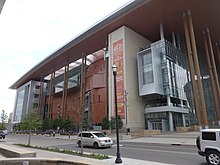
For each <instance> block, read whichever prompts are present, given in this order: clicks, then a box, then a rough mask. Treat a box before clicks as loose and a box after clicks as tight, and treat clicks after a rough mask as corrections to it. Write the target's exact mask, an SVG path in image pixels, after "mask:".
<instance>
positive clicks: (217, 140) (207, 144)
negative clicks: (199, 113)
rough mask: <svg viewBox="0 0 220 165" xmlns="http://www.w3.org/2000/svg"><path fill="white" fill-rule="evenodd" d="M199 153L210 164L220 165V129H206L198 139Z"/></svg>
mask: <svg viewBox="0 0 220 165" xmlns="http://www.w3.org/2000/svg"><path fill="white" fill-rule="evenodd" d="M196 145H197V148H198V154H199V155H201V156H205V157H206V161H207V163H208V164H209V165H220V129H204V130H202V131H200V135H199V136H198V137H197V139H196Z"/></svg>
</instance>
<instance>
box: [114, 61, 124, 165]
mask: <svg viewBox="0 0 220 165" xmlns="http://www.w3.org/2000/svg"><path fill="white" fill-rule="evenodd" d="M112 71H113V76H114V94H115V111H116V140H117V153H116V156H117V157H116V159H115V163H122V160H121V157H120V150H119V134H118V104H117V91H116V89H117V87H116V75H117V66H116V65H115V64H114V65H113V66H112Z"/></svg>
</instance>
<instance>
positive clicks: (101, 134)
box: [93, 133, 106, 137]
mask: <svg viewBox="0 0 220 165" xmlns="http://www.w3.org/2000/svg"><path fill="white" fill-rule="evenodd" d="M93 134H94V135H96V136H97V137H106V136H105V135H104V134H103V133H93Z"/></svg>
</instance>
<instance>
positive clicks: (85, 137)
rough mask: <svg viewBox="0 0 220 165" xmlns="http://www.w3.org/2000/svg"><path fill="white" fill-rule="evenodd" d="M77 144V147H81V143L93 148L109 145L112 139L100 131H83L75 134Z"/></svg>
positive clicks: (111, 143)
mask: <svg viewBox="0 0 220 165" xmlns="http://www.w3.org/2000/svg"><path fill="white" fill-rule="evenodd" d="M77 144H78V146H79V147H81V144H82V145H83V146H92V147H94V148H99V147H111V146H112V145H113V141H112V139H111V138H109V137H107V136H106V135H105V134H103V133H102V132H99V131H83V132H82V134H81V133H79V134H78V136H77Z"/></svg>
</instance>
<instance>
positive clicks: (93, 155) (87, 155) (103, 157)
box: [15, 144, 109, 160]
mask: <svg viewBox="0 0 220 165" xmlns="http://www.w3.org/2000/svg"><path fill="white" fill-rule="evenodd" d="M15 145H18V146H21V147H28V148H35V149H40V150H45V151H52V152H58V153H64V154H70V155H76V156H83V157H88V158H94V159H99V160H102V159H108V158H109V156H108V155H103V154H95V153H93V154H85V153H83V154H81V152H80V151H73V150H66V149H59V148H53V147H39V146H29V145H26V144H15Z"/></svg>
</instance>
